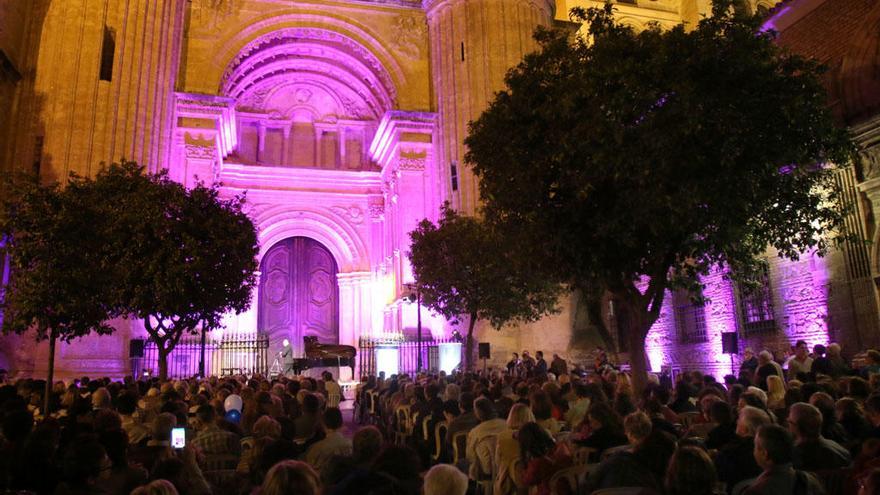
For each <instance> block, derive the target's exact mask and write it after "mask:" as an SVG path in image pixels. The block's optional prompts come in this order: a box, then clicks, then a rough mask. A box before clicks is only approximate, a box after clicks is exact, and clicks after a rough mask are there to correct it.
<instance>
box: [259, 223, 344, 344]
mask: <svg viewBox="0 0 880 495" xmlns="http://www.w3.org/2000/svg"><path fill="white" fill-rule="evenodd" d="M260 272H261V276H260V293H259V316H258V318H259V331H260V332H262V333H264V334H266V335H268V336H269V343H270V353H274V352H277V351H278V350H280V348H281V342H282V341H283V340H284V339H285V338H286V339H289V340H290V343H291V345H293V346H294V356H296V357H301V356H302V355H303V337H304V336H309V335H314V336H316V337H318V342H321V343H324V344H338V343H339V286H338V285H337V282H336V262H335V261H334V259H333V256H332V255H331V254H330V252H329V251H328V250H327V248H325V247H324V246H323V245H321V243H319V242H317V241H315V240H313V239H309V238H307V237H291V238H289V239H285V240H283V241H281V242H279V243H278V244H276V245H274V246H272V248H271V249H269V252H267V253H266V255H265V256H264V257H263V261H262V263H260Z"/></svg>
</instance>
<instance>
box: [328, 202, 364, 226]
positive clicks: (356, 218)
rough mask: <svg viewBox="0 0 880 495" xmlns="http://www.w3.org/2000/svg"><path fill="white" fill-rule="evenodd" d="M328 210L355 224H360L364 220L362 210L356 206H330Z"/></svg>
mask: <svg viewBox="0 0 880 495" xmlns="http://www.w3.org/2000/svg"><path fill="white" fill-rule="evenodd" d="M330 211H332V212H333V213H336V214H337V215H339V216H341V217H345V218H346V219H347V220H348V221H349V222H351V223H353V224H355V225H360V224H361V223H362V222H363V221H364V212H363V210H361V209H360V208H359V207H357V206H353V205H352V206H331V207H330Z"/></svg>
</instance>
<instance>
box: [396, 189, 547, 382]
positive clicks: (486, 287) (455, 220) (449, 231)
mask: <svg viewBox="0 0 880 495" xmlns="http://www.w3.org/2000/svg"><path fill="white" fill-rule="evenodd" d="M410 238H411V240H412V244H411V252H410V255H409V256H410V261H411V262H412V267H413V273H414V275H415V279H416V284H417V285H418V287H419V290H420V291H421V298H422V303H423V304H424V305H425V306H426V307H428V308H430V309H431V310H433V311H435V312H437V313H438V314H440V315H442V316H444V317H445V318H447V319H448V320H451V321H452V322H453V323H458V322H459V319H460V318H461V317H462V316H467V317H468V331H467V339H466V341H465V342H466V343H465V361H464V365H465V369H471V367H472V365H473V362H472V360H473V351H474V338H473V333H474V325H475V324H476V322H477V320H479V319H485V320H489V322H490V323H491V324H492V325H493V326H494V327H495V328H501V326H503V325H504V324H505V323H507V322H510V321H522V322H528V321H535V320H537V319H539V318H540V317H541V316H543V315H545V314H548V313H551V312H554V311H555V310H556V301H557V299H558V296H559V294H560V292H561V286H560V285H559V284H557V283H555V282H553V281H547V279H545V278H541V277H539V276H534V273H533V272H532V271H531V267H532V266H533V264H532V263H531V262H530V260H529V258H527V257H523V258H516V257H514V256H512V254H513V253H514V252H513V251H510V250H508V249H506V248H505V244H504V243H503V242H502V240H501V239H500V238H499V237H498V235H497V233H496V232H495V231H493V230H492V229H490V228H489V227H488V226H487V225H486V224H485V223H483V222H482V221H480V220H477V219H475V218H472V217H466V216H461V215H459V214H458V213H456V212H455V211H454V210H452V209H450V208H449V205H448V204H446V205H444V206H443V210H442V216H441V218H440V221H439V223H438V225H434V224H433V223H431V221H429V220H422V221H421V222H420V223H419V225H418V227H417V228H416V229H415V230H414V231H412V232H411V233H410Z"/></svg>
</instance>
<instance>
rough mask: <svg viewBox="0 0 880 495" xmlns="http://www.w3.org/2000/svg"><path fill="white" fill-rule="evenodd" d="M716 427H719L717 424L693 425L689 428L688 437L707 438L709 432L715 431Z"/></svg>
mask: <svg viewBox="0 0 880 495" xmlns="http://www.w3.org/2000/svg"><path fill="white" fill-rule="evenodd" d="M716 426H718V425H717V424H715V423H700V424H695V425H693V424H692V425H691V426H690V428H688V430H687V433H686V435H687V436H689V437H699V438H706V437H708V436H709V432H710V431H712V430H713V429H715V427H716Z"/></svg>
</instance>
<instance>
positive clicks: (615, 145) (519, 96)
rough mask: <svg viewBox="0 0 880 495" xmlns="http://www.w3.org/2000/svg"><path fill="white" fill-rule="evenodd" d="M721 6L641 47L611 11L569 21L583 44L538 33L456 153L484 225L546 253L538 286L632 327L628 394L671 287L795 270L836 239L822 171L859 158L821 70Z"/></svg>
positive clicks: (838, 216) (831, 198)
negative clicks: (612, 306)
mask: <svg viewBox="0 0 880 495" xmlns="http://www.w3.org/2000/svg"><path fill="white" fill-rule="evenodd" d="M730 5H731V4H730V2H727V1H718V2H715V4H714V8H713V14H712V16H711V17H708V18H706V19H703V20H702V21H700V22H699V24H698V25H697V26H695V27H694V29H692V30H688V29H686V28H685V27H684V26H677V27H674V28H672V29H668V30H662V29H660V28H659V27H658V26H651V27H649V28H647V29H645V30H644V31H641V32H638V33H637V32H634V31H633V30H632V29H631V28H629V27H626V26H623V25H621V24H619V23H617V22H616V21H615V20H614V16H613V13H612V7H611V6H610V5H607V6H606V7H605V8H604V9H590V10H579V9H575V10H574V11H573V12H572V15H573V17H574V19H575V20H578V21H581V22H584V23H586V28H587V29H586V31H587V36H576V37H574V38H572V37H571V36H570V35H569V33H567V32H561V31H548V30H540V31H539V32H538V33H537V34H536V38H537V39H538V41H539V42H540V47H541V49H540V51H539V52H537V53H534V54H531V55H528V56H527V57H526V58H525V59H524V61H523V62H522V63H521V64H520V65H519V66H518V67H516V68H515V69H513V70H512V71H510V72H509V73H508V75H507V77H506V79H505V81H506V85H507V88H506V89H505V90H504V91H501V92H500V93H498V94H497V95H496V98H495V100H494V101H493V102H492V103H491V105H490V106H489V108H488V109H487V110H486V111H485V112H484V113H483V114H482V115H481V116H480V117H479V119H477V120H476V121H474V122H472V124H471V127H470V135H469V136H468V138H467V139H466V144H467V147H468V150H469V151H468V153H467V156H466V161H467V162H468V163H469V164H470V165H471V166H472V167H473V168H474V172H475V173H476V175H477V176H478V177H479V179H480V192H481V196H482V199H483V201H484V203H485V208H484V214H485V217H486V219H487V221H488V222H489V223H491V224H492V225H493V226H494V228H497V229H498V230H499V231H500V232H502V234H503V235H512V234H515V235H517V236H518V237H519V238H521V239H526V241H525V245H532V246H541V250H542V253H543V255H542V256H541V259H542V260H543V261H544V267H543V272H544V273H546V274H547V275H548V276H551V277H553V278H554V279H556V280H559V281H568V282H571V283H574V284H577V285H582V286H590V287H596V286H599V287H602V288H604V289H605V290H607V291H609V292H611V293H612V295H613V297H614V298H615V300H617V301H618V302H619V303H620V305H622V307H621V309H622V310H624V311H627V313H628V316H629V317H628V318H627V321H629V323H630V327H631V328H629V330H628V334H629V339H630V346H629V347H630V351H631V356H630V359H631V362H632V364H633V367H634V370H635V371H636V374H637V376H636V377H635V379H637V380H641V379H643V378H642V377H641V376H638V375H643V372H644V371H645V369H646V362H645V356H644V353H643V352H641V350H643V349H644V338H645V336H646V335H647V332H648V330H649V329H650V327H651V325H652V324H653V323H654V322H655V321H656V319H657V317H658V316H659V314H660V308H661V306H662V304H663V299H664V294H665V293H666V291H667V290H668V289H670V288H679V287H680V288H686V289H689V290H692V291H695V292H696V291H697V290H698V288H699V281H698V277H699V276H700V275H704V274H706V273H708V272H709V270H710V269H712V268H713V267H726V268H725V269H729V270H730V273H731V275H732V276H735V277H747V276H748V275H749V274H752V273H755V272H756V270H754V267H755V263H756V261H755V258H756V256H757V255H759V254H761V253H763V252H764V251H765V250H766V249H767V247H768V246H773V247H774V248H776V249H777V250H778V252H779V253H780V255H783V256H787V257H789V258H797V257H798V256H799V255H800V254H801V253H804V252H806V251H812V250H815V251H817V252H818V253H819V254H823V253H825V252H826V251H827V249H828V248H829V247H831V246H832V245H833V244H834V240H835V239H839V238H840V236H839V235H837V233H838V230H837V229H838V228H839V227H840V225H841V223H842V214H843V213H842V210H841V208H840V204H841V202H840V199H839V195H838V188H837V186H836V185H835V183H834V181H833V170H832V167H831V165H829V164H830V163H836V164H842V165H845V164H847V163H848V162H849V160H850V159H851V158H852V154H853V151H854V146H853V144H852V142H851V140H850V138H849V136H848V134H847V132H846V131H845V130H843V129H840V128H838V127H837V126H836V125H835V123H834V121H833V120H832V118H831V115H830V113H829V111H828V109H827V108H826V95H825V91H824V89H823V87H822V85H821V84H820V81H819V77H818V74H819V73H820V71H821V68H820V66H819V65H818V64H817V63H816V62H814V61H812V60H806V59H804V58H802V57H799V56H796V55H792V54H790V53H786V52H785V51H784V50H783V49H781V48H780V47H779V46H778V45H777V44H775V42H774V34H773V33H771V32H763V31H761V29H760V20H759V19H758V18H757V17H752V16H747V15H743V14H740V13H736V12H734V11H733V9H731V8H730Z"/></svg>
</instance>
